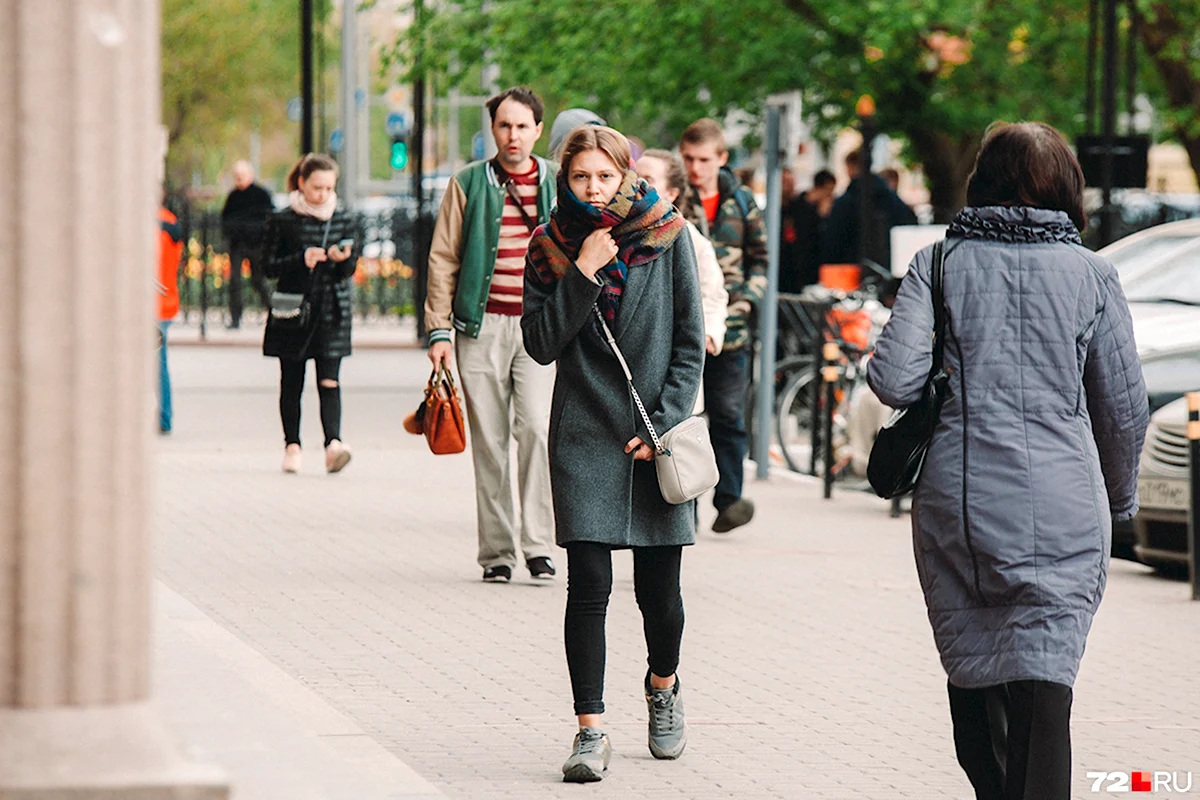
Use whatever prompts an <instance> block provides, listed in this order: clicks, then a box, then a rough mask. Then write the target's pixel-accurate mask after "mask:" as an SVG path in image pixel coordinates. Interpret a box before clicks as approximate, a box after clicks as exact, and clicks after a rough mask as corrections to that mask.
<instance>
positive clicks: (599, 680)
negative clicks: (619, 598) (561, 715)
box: [563, 542, 683, 714]
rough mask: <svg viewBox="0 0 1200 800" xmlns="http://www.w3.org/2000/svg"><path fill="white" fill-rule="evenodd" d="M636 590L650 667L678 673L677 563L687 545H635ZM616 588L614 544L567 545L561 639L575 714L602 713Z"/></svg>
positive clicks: (680, 611)
mask: <svg viewBox="0 0 1200 800" xmlns="http://www.w3.org/2000/svg"><path fill="white" fill-rule="evenodd" d="M632 549H633V590H634V595H635V596H636V597H637V604H638V608H639V609H641V612H642V629H643V631H644V633H645V635H646V649H647V650H648V651H649V658H648V662H649V664H650V671H651V672H653V673H654V674H655V675H658V676H659V677H660V678H666V677H669V676H671V675H674V674H675V670H676V668H677V667H678V666H679V645H680V642H682V640H683V597H682V596H681V595H680V593H679V566H680V561H681V559H682V555H683V547H681V546H675V547H634V548H632ZM611 593H612V548H611V547H610V546H609V545H606V544H599V543H597V542H574V543H572V544H568V545H567V614H566V620H565V622H564V623H563V638H564V640H565V642H566V646H567V669H568V671H569V672H570V673H571V691H572V693H573V694H574V696H575V713H576V714H603V713H604V660H605V654H606V645H605V638H604V620H605V617H606V616H607V613H608V597H609V595H610V594H611Z"/></svg>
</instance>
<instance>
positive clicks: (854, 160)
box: [846, 147, 863, 169]
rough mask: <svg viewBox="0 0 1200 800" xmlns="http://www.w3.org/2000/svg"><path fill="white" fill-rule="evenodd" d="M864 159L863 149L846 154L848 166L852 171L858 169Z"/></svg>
mask: <svg viewBox="0 0 1200 800" xmlns="http://www.w3.org/2000/svg"><path fill="white" fill-rule="evenodd" d="M862 158H863V154H862V148H861V147H860V148H859V149H857V150H851V151H850V152H849V153H846V166H847V167H850V168H852V169H858V168H859V166H860V165H861V164H862Z"/></svg>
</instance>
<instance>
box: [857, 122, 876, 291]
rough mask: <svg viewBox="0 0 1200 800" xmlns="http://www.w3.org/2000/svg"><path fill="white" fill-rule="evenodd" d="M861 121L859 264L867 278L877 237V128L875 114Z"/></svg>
mask: <svg viewBox="0 0 1200 800" xmlns="http://www.w3.org/2000/svg"><path fill="white" fill-rule="evenodd" d="M859 120H860V121H861V127H862V138H863V143H862V149H861V150H859V151H858V153H859V160H858V196H859V198H858V199H859V207H858V218H859V222H858V263H859V264H861V265H862V267H863V269H862V274H863V275H864V276H865V275H866V274H867V273H868V272H869V270H868V269H867V268H866V261H867V259H868V258H870V257H871V253H872V252H873V250H872V247H873V246H874V242H872V238H873V237H874V235H875V230H874V228H875V224H874V221H875V203H874V202H872V201H873V200H874V199H875V182H874V181H873V180H871V172H872V170H871V166H872V165H871V149H872V147H871V146H872V145H873V144H874V143H875V134H876V133H877V128H876V125H875V115H874V113H871V114H862V115H860V116H859Z"/></svg>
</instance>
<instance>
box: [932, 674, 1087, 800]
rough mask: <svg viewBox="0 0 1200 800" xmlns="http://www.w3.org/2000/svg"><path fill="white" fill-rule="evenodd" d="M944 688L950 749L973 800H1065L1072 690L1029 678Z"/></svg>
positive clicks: (1068, 783)
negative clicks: (947, 698)
mask: <svg viewBox="0 0 1200 800" xmlns="http://www.w3.org/2000/svg"><path fill="white" fill-rule="evenodd" d="M948 686H949V689H950V717H951V718H952V719H953V720H954V749H955V750H956V751H957V752H958V763H959V765H960V766H961V767H962V768H963V772H965V773H967V777H968V778H969V779H970V780H971V785H972V786H973V787H974V788H975V797H976V798H977V800H1069V798H1070V797H1071V700H1072V692H1071V687H1069V686H1065V685H1063V684H1061V683H1051V682H1050V681H1033V680H1029V681H1011V682H1009V683H1003V684H1000V685H998V686H989V687H987V688H985V689H960V688H958V687H957V686H955V685H954V684H948Z"/></svg>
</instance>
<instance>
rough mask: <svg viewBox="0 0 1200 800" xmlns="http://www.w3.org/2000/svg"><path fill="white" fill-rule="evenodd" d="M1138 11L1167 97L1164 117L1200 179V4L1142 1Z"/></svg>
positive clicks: (1143, 37)
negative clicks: (1186, 152)
mask: <svg viewBox="0 0 1200 800" xmlns="http://www.w3.org/2000/svg"><path fill="white" fill-rule="evenodd" d="M1138 10H1139V12H1140V19H1139V24H1138V31H1139V33H1140V34H1141V40H1142V42H1143V44H1144V45H1145V48H1146V53H1147V55H1148V56H1149V58H1150V59H1151V61H1152V62H1153V64H1154V66H1155V69H1156V70H1157V72H1158V75H1159V78H1160V79H1161V80H1162V89H1163V93H1164V95H1165V98H1166V108H1165V109H1164V111H1163V113H1162V115H1161V116H1162V117H1163V118H1164V122H1165V125H1166V128H1167V130H1168V132H1169V133H1170V135H1171V136H1172V137H1173V138H1176V139H1178V140H1179V142H1180V143H1181V144H1182V145H1183V146H1184V147H1185V148H1187V151H1188V158H1189V160H1190V161H1191V164H1192V171H1193V172H1195V173H1196V175H1197V178H1198V179H1200V4H1197V3H1196V2H1195V0H1153V2H1151V0H1139V3H1138Z"/></svg>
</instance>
